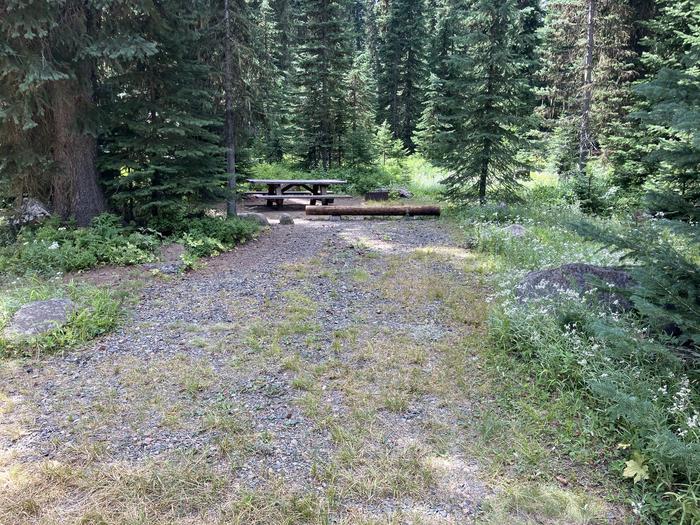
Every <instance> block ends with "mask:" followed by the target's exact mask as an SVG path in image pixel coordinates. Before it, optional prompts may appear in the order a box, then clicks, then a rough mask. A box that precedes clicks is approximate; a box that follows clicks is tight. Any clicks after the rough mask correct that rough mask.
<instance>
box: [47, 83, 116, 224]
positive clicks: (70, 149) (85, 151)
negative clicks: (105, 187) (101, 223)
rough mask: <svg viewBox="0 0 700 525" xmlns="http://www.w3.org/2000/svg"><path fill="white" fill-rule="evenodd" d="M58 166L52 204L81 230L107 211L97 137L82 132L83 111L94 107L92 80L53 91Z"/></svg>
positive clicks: (61, 85)
mask: <svg viewBox="0 0 700 525" xmlns="http://www.w3.org/2000/svg"><path fill="white" fill-rule="evenodd" d="M51 99H52V100H51V107H52V109H53V128H54V141H53V147H52V148H51V154H52V158H53V160H54V162H55V173H54V175H53V176H52V184H51V194H52V195H51V197H52V198H51V200H52V204H53V211H54V213H55V214H57V215H58V216H60V217H61V218H62V219H64V220H65V219H69V218H71V217H72V218H74V219H75V221H76V222H77V224H78V225H79V226H87V225H88V224H89V223H90V220H91V219H92V218H93V217H95V216H96V215H99V214H100V213H102V212H103V211H104V210H105V201H104V197H103V195H102V190H101V188H100V185H99V182H98V178H97V168H96V165H95V163H96V158H97V143H96V140H95V137H94V136H93V135H91V134H88V133H86V132H85V131H84V130H81V129H80V126H79V119H80V116H81V115H80V111H81V109H82V108H84V107H89V106H90V105H91V104H92V85H91V80H90V79H89V78H88V79H82V81H81V80H78V81H61V82H56V83H55V85H54V86H53V89H52V90H51Z"/></svg>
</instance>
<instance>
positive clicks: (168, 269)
mask: <svg viewBox="0 0 700 525" xmlns="http://www.w3.org/2000/svg"><path fill="white" fill-rule="evenodd" d="M183 266H184V263H183V262H182V260H180V261H170V262H160V263H149V264H144V265H143V268H145V269H146V270H155V271H158V272H160V273H164V274H167V275H175V274H178V273H180V272H181V271H182V268H183Z"/></svg>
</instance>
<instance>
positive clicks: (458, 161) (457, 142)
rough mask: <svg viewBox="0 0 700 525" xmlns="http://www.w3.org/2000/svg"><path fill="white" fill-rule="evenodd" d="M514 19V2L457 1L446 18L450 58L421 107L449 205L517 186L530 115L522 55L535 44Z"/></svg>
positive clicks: (518, 13) (516, 11) (519, 18)
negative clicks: (450, 20)
mask: <svg viewBox="0 0 700 525" xmlns="http://www.w3.org/2000/svg"><path fill="white" fill-rule="evenodd" d="M521 14H522V13H521V11H520V10H519V9H518V7H517V4H516V2H515V0H506V1H503V2H497V3H494V2H491V1H488V0H457V1H455V3H454V4H453V6H452V8H451V9H450V10H448V11H446V12H445V16H453V17H455V18H454V19H455V20H457V22H456V23H455V25H454V31H455V32H454V35H453V36H452V51H451V54H450V55H449V56H448V57H447V61H446V68H445V69H446V78H444V79H440V81H441V82H439V83H438V82H437V81H433V83H432V89H433V90H434V91H436V93H434V94H433V95H431V98H432V99H433V100H432V102H431V105H432V108H431V106H428V107H429V108H431V110H432V111H433V112H434V115H432V116H431V117H430V120H431V121H432V122H433V123H432V124H431V125H432V126H433V127H434V129H437V130H438V132H437V133H434V134H433V136H432V138H431V141H432V143H433V144H434V145H435V147H436V148H437V152H438V155H436V156H435V157H436V161H437V162H438V163H439V164H441V165H443V166H445V167H447V168H448V169H449V170H450V171H451V174H450V175H449V176H448V178H447V179H446V180H445V184H446V190H447V195H448V196H449V197H450V198H451V199H453V200H464V199H467V198H471V197H475V196H476V197H478V199H479V201H480V202H481V203H483V202H485V201H486V197H487V191H488V189H489V187H494V186H496V185H497V186H498V189H499V190H500V191H502V192H510V191H512V190H513V189H514V187H515V186H516V184H517V182H518V174H519V169H520V168H521V167H522V166H521V165H520V164H519V162H518V161H517V160H516V153H517V152H518V150H519V148H520V147H521V146H522V145H523V143H524V134H525V132H526V131H527V130H528V128H529V127H530V125H531V118H530V115H531V113H532V93H531V87H530V79H529V78H528V72H529V71H530V61H529V58H528V56H526V53H525V51H524V50H526V49H529V47H530V46H529V45H528V42H527V40H528V39H531V38H534V35H532V34H527V33H525V32H524V31H523V30H522V23H523V18H522V16H521ZM424 117H425V118H424V119H423V122H424V125H425V122H426V121H427V120H428V118H427V117H426V116H425V115H424ZM429 129H430V128H428V127H424V129H423V131H426V133H427V130H429Z"/></svg>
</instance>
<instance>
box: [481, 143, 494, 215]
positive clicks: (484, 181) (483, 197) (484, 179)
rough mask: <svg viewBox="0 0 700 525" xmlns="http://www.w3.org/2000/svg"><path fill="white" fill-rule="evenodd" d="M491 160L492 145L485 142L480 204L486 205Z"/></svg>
mask: <svg viewBox="0 0 700 525" xmlns="http://www.w3.org/2000/svg"><path fill="white" fill-rule="evenodd" d="M490 159H491V143H490V142H489V141H485V142H484V157H483V159H482V161H481V173H479V204H481V205H482V206H483V205H484V204H486V184H487V182H488V175H489V161H490Z"/></svg>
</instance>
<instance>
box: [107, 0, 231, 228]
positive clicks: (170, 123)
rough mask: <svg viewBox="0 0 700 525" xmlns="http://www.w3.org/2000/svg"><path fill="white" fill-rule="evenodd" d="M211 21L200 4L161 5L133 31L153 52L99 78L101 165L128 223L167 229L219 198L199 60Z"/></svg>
mask: <svg viewBox="0 0 700 525" xmlns="http://www.w3.org/2000/svg"><path fill="white" fill-rule="evenodd" d="M213 14H214V13H212V12H207V11H206V9H205V5H204V4H203V3H199V5H197V2H195V3H194V4H193V3H192V2H190V1H181V0H171V1H170V2H169V3H168V5H167V6H164V5H160V9H158V10H157V11H154V12H153V13H152V14H151V16H149V17H147V18H144V19H142V20H141V23H140V26H139V31H140V32H141V34H143V35H145V36H147V38H148V39H149V40H150V41H153V42H156V43H157V46H158V53H157V54H155V55H153V56H151V57H148V58H147V59H145V60H143V61H140V62H138V63H136V64H134V65H133V66H132V67H130V68H127V69H125V70H123V72H122V73H121V74H118V75H114V76H111V77H108V78H107V79H106V82H105V88H104V90H103V91H104V93H103V97H104V102H103V104H102V110H103V114H104V115H105V119H104V126H103V127H104V130H103V131H104V132H103V140H102V144H101V153H102V154H101V158H100V166H101V168H102V170H103V173H104V177H105V182H106V185H107V187H108V189H109V195H110V197H111V200H112V202H113V203H114V205H115V206H116V207H117V208H118V209H119V210H120V211H121V212H122V213H123V215H124V216H125V217H126V218H128V219H133V220H137V221H139V222H141V223H146V222H148V223H154V222H155V223H156V224H158V225H159V226H160V227H161V228H163V229H165V230H168V229H169V228H170V227H172V226H173V224H172V221H178V220H181V218H182V217H184V216H186V215H189V214H196V213H197V212H198V210H199V209H200V206H201V204H202V203H203V202H207V201H211V200H212V199H213V198H214V197H219V198H221V197H222V196H223V192H222V189H223V184H224V180H225V178H224V176H225V173H224V150H223V148H222V147H221V143H220V129H221V124H222V119H221V118H220V116H219V115H218V114H217V113H218V111H217V108H216V106H215V102H216V93H215V91H214V88H213V86H212V82H211V76H212V71H211V69H210V67H209V65H208V64H207V62H205V61H204V60H202V57H201V56H200V52H201V50H203V49H206V48H207V47H208V40H206V36H207V34H206V33H205V32H203V30H202V28H206V27H207V26H209V25H210V22H211V20H210V19H208V17H211V16H213ZM201 17H205V20H202V19H201Z"/></svg>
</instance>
